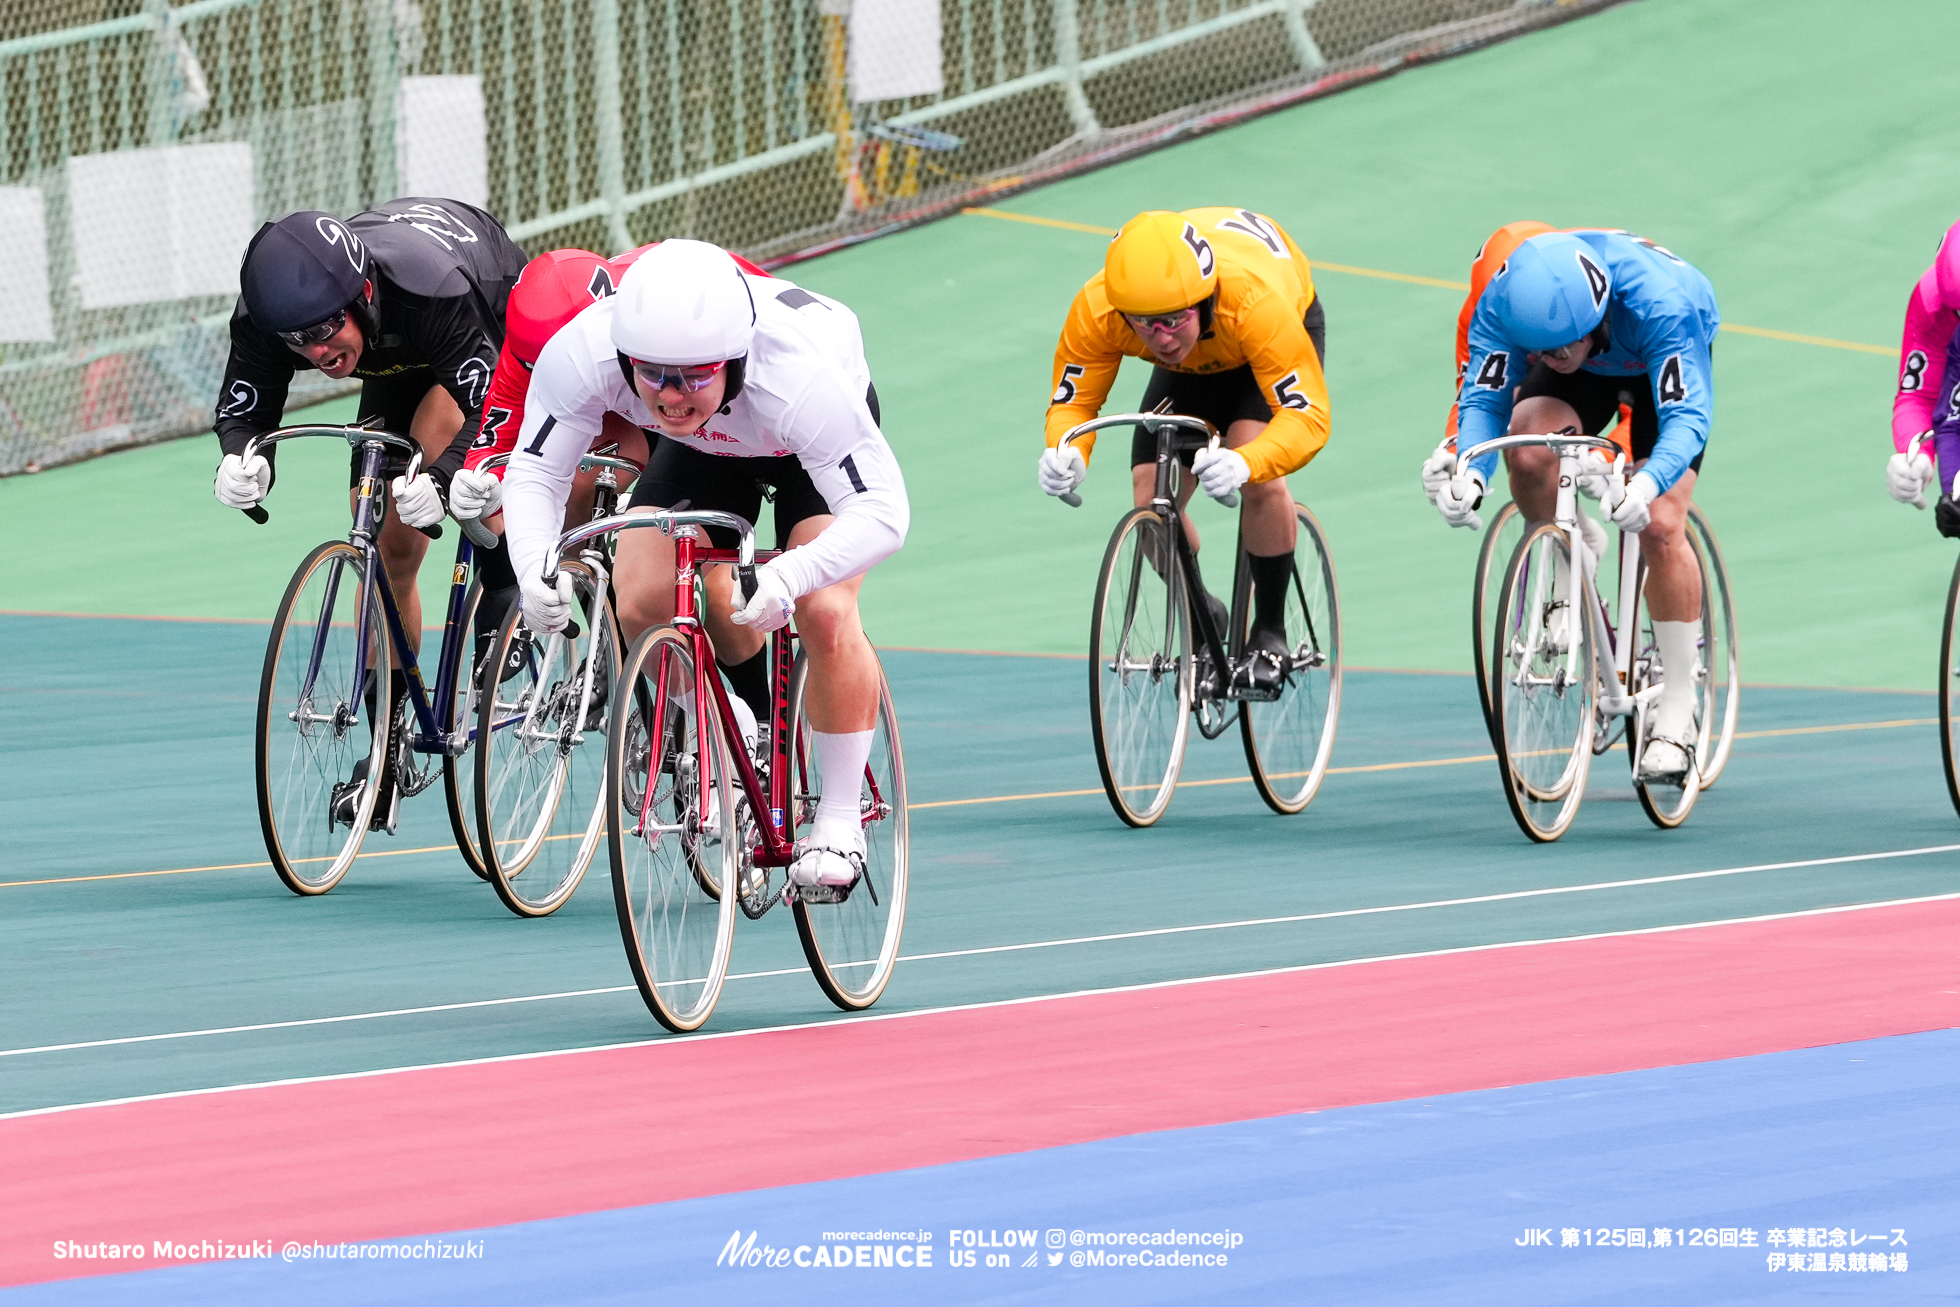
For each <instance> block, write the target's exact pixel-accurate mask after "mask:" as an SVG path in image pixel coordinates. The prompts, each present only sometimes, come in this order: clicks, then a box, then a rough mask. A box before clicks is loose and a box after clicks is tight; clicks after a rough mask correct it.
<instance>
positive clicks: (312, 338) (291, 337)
mask: <svg viewBox="0 0 1960 1307" xmlns="http://www.w3.org/2000/svg"><path fill="white" fill-rule="evenodd" d="M346 325H347V310H346V309H342V310H341V311H340V312H338V313H336V314H334V315H333V316H332V317H331V318H328V319H327V320H326V321H325V322H316V323H314V324H313V325H312V326H310V327H301V328H300V329H299V330H298V331H275V332H273V333H272V334H273V335H275V336H277V337H279V339H281V340H283V341H285V342H286V343H287V344H288V345H291V346H293V347H295V348H298V347H299V346H302V345H323V344H325V343H326V342H327V341H330V340H332V339H333V338H334V337H335V336H336V335H338V334H340V329H341V328H342V327H344V326H346Z"/></svg>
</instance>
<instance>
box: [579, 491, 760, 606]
mask: <svg viewBox="0 0 1960 1307" xmlns="http://www.w3.org/2000/svg"><path fill="white" fill-rule="evenodd" d="M649 526H651V527H658V528H659V529H660V530H661V531H662V532H664V533H665V534H667V535H672V534H674V532H675V530H677V529H678V528H681V527H689V526H719V527H726V528H727V529H729V530H730V531H733V532H735V533H737V534H738V535H739V536H740V537H741V542H740V543H739V544H737V545H736V547H735V566H736V568H737V570H738V571H739V572H740V574H741V576H742V582H743V585H744V587H745V588H746V589H747V590H748V596H747V597H749V598H753V597H754V594H755V589H754V587H755V527H753V526H751V525H750V524H749V521H748V519H747V518H743V517H737V516H736V515H735V514H733V513H721V512H715V511H711V510H708V509H688V510H685V511H683V510H680V509H673V508H669V509H663V510H662V511H660V512H657V513H615V514H614V515H613V516H611V517H602V518H600V519H599V520H598V521H596V522H586V523H584V524H583V525H580V526H575V527H573V528H572V529H571V530H569V531H567V532H566V533H565V534H564V535H562V536H559V537H558V548H556V549H555V550H553V551H552V552H551V553H550V554H548V555H546V557H545V560H544V571H543V573H541V574H540V576H541V579H542V580H543V581H544V583H545V584H546V585H547V586H554V587H555V586H556V585H557V584H558V558H559V555H561V554H563V553H565V552H566V551H567V550H569V549H571V548H573V547H574V546H576V545H582V544H584V543H585V542H586V541H588V540H591V539H594V538H596V537H598V536H602V535H610V534H611V533H612V532H614V531H632V530H636V529H638V528H640V527H649Z"/></svg>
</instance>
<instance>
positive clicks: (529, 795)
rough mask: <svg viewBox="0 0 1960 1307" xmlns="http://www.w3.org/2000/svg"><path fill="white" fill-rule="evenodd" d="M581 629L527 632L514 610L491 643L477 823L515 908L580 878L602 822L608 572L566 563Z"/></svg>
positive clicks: (536, 904) (534, 905) (541, 905)
mask: <svg viewBox="0 0 1960 1307" xmlns="http://www.w3.org/2000/svg"><path fill="white" fill-rule="evenodd" d="M563 572H564V574H565V575H566V576H569V577H571V578H572V587H573V591H574V593H575V595H576V603H575V613H576V616H575V618H574V621H575V624H576V625H578V626H579V627H580V628H582V629H580V631H579V633H578V634H577V635H576V636H571V635H567V634H563V633H561V634H558V635H552V636H546V637H543V638H534V637H533V636H532V634H531V632H530V631H528V630H527V629H525V627H524V624H523V615H522V614H521V613H519V612H518V611H517V610H515V609H513V610H512V611H511V612H510V613H509V615H507V616H506V617H505V618H504V624H503V629H502V630H500V631H499V632H498V633H497V639H496V641H495V642H494V643H493V644H492V645H491V651H490V659H489V663H488V666H489V667H492V668H495V669H497V670H496V671H495V672H493V673H490V674H488V675H486V676H485V677H484V680H485V682H486V688H485V691H484V693H483V694H482V695H481V696H480V698H481V702H480V703H479V705H478V709H477V725H476V733H477V739H478V740H479V741H480V744H479V746H478V748H477V750H476V790H477V825H478V830H479V831H480V832H481V835H482V841H483V842H482V846H481V849H482V855H483V864H484V866H485V867H486V868H487V869H488V870H489V872H490V877H489V879H490V883H491V885H492V886H493V887H494V888H495V889H496V891H497V897H498V898H500V899H502V900H503V902H504V906H505V907H508V908H509V909H510V910H511V911H512V912H515V913H516V914H517V915H519V916H520V917H542V916H546V915H548V914H550V913H552V912H556V911H557V910H558V908H559V907H561V906H562V905H563V904H564V903H565V901H566V900H567V899H569V898H571V896H572V894H573V892H574V891H575V890H577V889H578V886H579V882H580V881H581V880H582V879H583V878H584V876H585V870H586V868H587V867H588V866H590V865H591V863H592V855H593V854H594V853H596V852H597V851H598V848H599V840H600V833H601V830H602V828H603V825H604V821H605V807H604V798H605V748H604V738H605V725H606V700H607V696H609V695H610V694H611V693H612V688H613V686H614V684H615V683H616V682H617V680H618V677H619V640H618V635H617V628H616V627H615V626H614V624H613V617H612V609H611V606H610V605H609V604H608V603H607V602H606V590H605V585H604V583H603V582H600V581H599V580H597V578H595V577H594V575H593V573H592V571H591V569H589V568H587V567H586V566H585V565H584V564H582V563H575V562H567V563H565V564H564V565H563Z"/></svg>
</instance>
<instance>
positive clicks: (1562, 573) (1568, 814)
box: [1490, 522, 1597, 842]
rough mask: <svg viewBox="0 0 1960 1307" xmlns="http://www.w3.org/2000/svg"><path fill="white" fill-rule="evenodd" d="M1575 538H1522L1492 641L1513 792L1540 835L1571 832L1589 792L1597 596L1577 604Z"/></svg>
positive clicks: (1538, 533)
mask: <svg viewBox="0 0 1960 1307" xmlns="http://www.w3.org/2000/svg"><path fill="white" fill-rule="evenodd" d="M1570 566H1571V552H1570V546H1569V544H1568V543H1567V541H1566V538H1565V533H1564V532H1563V531H1561V530H1560V529H1559V528H1558V527H1557V526H1556V525H1555V524H1553V523H1550V522H1547V523H1543V524H1541V525H1540V526H1538V527H1537V528H1536V529H1534V530H1533V531H1531V532H1530V534H1528V535H1526V536H1525V537H1524V539H1522V540H1520V541H1519V542H1518V547H1517V550H1516V551H1515V552H1514V553H1513V554H1512V555H1511V562H1510V565H1509V566H1508V567H1507V568H1506V569H1505V572H1504V584H1503V586H1502V588H1501V589H1500V590H1499V592H1498V596H1499V597H1498V618H1497V625H1496V628H1495V634H1494V636H1493V638H1492V641H1491V657H1490V668H1491V673H1492V683H1491V718H1492V725H1493V728H1494V729H1493V730H1492V731H1491V743H1492V744H1493V745H1495V746H1496V749H1497V768H1498V773H1499V775H1501V776H1502V777H1503V779H1504V798H1505V801H1506V802H1507V803H1509V804H1510V807H1511V815H1512V816H1513V817H1515V818H1517V822H1518V826H1519V827H1520V828H1521V829H1522V830H1523V831H1524V833H1525V834H1526V835H1529V836H1530V837H1531V838H1532V839H1534V840H1539V841H1541V842H1542V841H1549V840H1555V839H1557V838H1558V837H1559V836H1561V835H1563V834H1565V831H1566V828H1567V827H1568V826H1570V825H1571V824H1572V819H1573V818H1574V817H1575V816H1577V815H1578V812H1579V803H1580V801H1581V800H1582V799H1584V798H1585V791H1586V772H1587V769H1588V766H1589V765H1590V763H1591V762H1592V738H1593V695H1594V693H1595V692H1596V689H1597V686H1596V683H1595V671H1594V663H1593V631H1592V623H1591V622H1590V621H1587V620H1584V618H1585V617H1586V616H1587V615H1588V614H1589V612H1590V609H1591V606H1592V603H1593V600H1592V594H1591V587H1590V585H1586V586H1584V587H1583V588H1582V592H1581V594H1582V602H1581V604H1580V609H1581V611H1580V612H1579V613H1576V614H1574V613H1572V612H1570V610H1569V608H1568V607H1567V602H1568V600H1569V589H1570V587H1569V583H1567V584H1563V585H1562V584H1560V583H1561V582H1566V579H1567V576H1568V569H1569V568H1570Z"/></svg>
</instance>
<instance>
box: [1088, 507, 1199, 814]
mask: <svg viewBox="0 0 1960 1307" xmlns="http://www.w3.org/2000/svg"><path fill="white" fill-rule="evenodd" d="M1174 529H1176V528H1175V526H1174V524H1173V523H1170V522H1166V521H1165V520H1164V519H1163V518H1161V517H1159V516H1158V515H1157V514H1156V513H1155V512H1154V511H1152V510H1151V509H1148V508H1139V509H1136V510H1135V511H1133V512H1131V513H1130V514H1129V515H1128V516H1126V517H1125V518H1124V519H1123V520H1122V521H1121V522H1119V523H1117V525H1116V531H1115V534H1113V535H1112V536H1111V537H1110V539H1109V548H1108V550H1107V551H1105V553H1104V554H1103V565H1102V575H1101V576H1100V577H1098V578H1097V581H1096V607H1095V617H1094V620H1093V621H1092V623H1091V625H1090V627H1089V722H1090V726H1091V729H1092V733H1093V734H1094V736H1095V741H1096V766H1097V768H1098V769H1100V770H1101V772H1102V780H1103V789H1104V790H1105V791H1106V792H1107V793H1108V795H1109V804H1110V806H1111V807H1112V808H1114V809H1116V815H1117V816H1118V817H1121V818H1122V819H1123V820H1124V821H1125V822H1127V823H1129V824H1130V825H1132V826H1149V825H1151V824H1153V823H1154V822H1156V820H1157V819H1158V818H1159V817H1161V816H1163V815H1164V809H1165V808H1166V807H1168V806H1169V805H1170V801H1171V795H1172V794H1173V793H1175V791H1176V788H1177V773H1178V769H1179V768H1180V767H1181V766H1182V765H1183V763H1184V741H1185V737H1186V735H1187V734H1188V733H1189V731H1190V725H1191V658H1190V653H1189V650H1190V629H1191V628H1190V614H1189V612H1188V610H1187V607H1186V600H1185V593H1184V578H1183V575H1182V574H1181V573H1180V572H1179V570H1178V563H1177V551H1176V546H1175V544H1174V541H1173V538H1172V536H1171V531H1172V530H1174Z"/></svg>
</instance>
